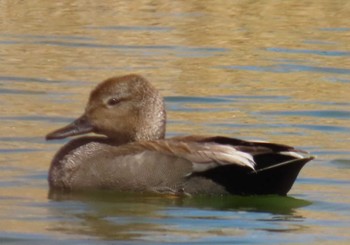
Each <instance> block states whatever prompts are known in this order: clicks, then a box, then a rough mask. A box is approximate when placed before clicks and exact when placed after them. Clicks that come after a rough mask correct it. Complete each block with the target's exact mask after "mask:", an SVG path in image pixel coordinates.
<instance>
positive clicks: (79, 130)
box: [46, 116, 94, 140]
mask: <svg viewBox="0 0 350 245" xmlns="http://www.w3.org/2000/svg"><path fill="white" fill-rule="evenodd" d="M93 129H94V128H93V126H92V125H91V124H90V122H89V120H88V119H87V118H86V117H85V116H82V117H79V118H78V119H77V120H75V121H74V122H72V123H71V124H68V125H67V126H65V127H63V128H60V129H57V130H55V131H53V132H51V133H49V134H48V135H46V140H54V139H64V138H67V137H70V136H75V135H81V134H87V133H91V132H93Z"/></svg>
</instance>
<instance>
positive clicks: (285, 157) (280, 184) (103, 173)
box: [46, 74, 313, 195]
mask: <svg viewBox="0 0 350 245" xmlns="http://www.w3.org/2000/svg"><path fill="white" fill-rule="evenodd" d="M165 124H166V112H165V109H164V103H163V98H162V97H161V96H160V94H159V92H158V91H157V90H156V89H155V88H154V87H153V86H152V85H151V84H150V83H149V82H148V81H147V80H146V79H145V78H143V77H142V76H139V75H134V74H131V75H126V76H121V77H113V78H110V79H107V80H105V81H103V82H102V83H101V84H99V85H98V86H97V87H96V88H95V89H94V90H93V91H92V92H91V94H90V98H89V101H88V104H87V106H86V109H85V113H84V114H83V115H82V116H81V117H79V118H78V119H76V120H75V121H74V122H72V123H71V124H69V125H67V126H65V127H63V128H60V129H58V130H56V131H54V132H52V133H49V134H48V135H47V136H46V139H47V140H52V139H62V138H66V137H69V136H76V135H82V134H87V133H96V134H99V135H101V136H83V137H79V138H76V139H73V140H72V141H70V142H68V143H67V144H66V145H65V146H63V147H62V148H61V149H60V150H59V151H58V153H57V154H56V155H55V157H54V158H53V160H52V163H51V167H50V170H49V177H48V181H49V185H50V188H51V190H70V191H74V190H92V189H95V190H96V189H110V190H115V191H128V192H155V193H164V194H173V195H194V194H218V195H221V194H240V195H253V194H256V195H257V194H278V195H286V194H287V192H288V191H289V190H290V189H291V187H292V185H293V183H294V181H295V179H296V177H297V175H298V173H299V171H300V170H301V168H302V167H303V166H304V165H305V164H306V163H307V162H308V161H310V160H311V159H313V157H312V156H308V155H307V153H306V152H304V151H301V150H297V149H295V148H293V147H291V146H287V145H282V144H275V143H268V142H258V141H245V140H240V139H235V138H229V137H222V136H183V137H174V138H168V139H165V138H164V136H165Z"/></svg>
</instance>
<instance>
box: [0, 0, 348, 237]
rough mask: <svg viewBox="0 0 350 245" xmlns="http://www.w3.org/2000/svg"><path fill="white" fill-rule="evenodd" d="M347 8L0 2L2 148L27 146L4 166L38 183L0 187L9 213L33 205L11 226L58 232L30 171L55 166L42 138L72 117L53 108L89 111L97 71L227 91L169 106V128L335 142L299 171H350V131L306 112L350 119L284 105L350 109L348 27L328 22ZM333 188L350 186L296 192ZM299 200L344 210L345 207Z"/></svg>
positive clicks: (199, 93) (318, 147) (339, 20)
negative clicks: (345, 163)
mask: <svg viewBox="0 0 350 245" xmlns="http://www.w3.org/2000/svg"><path fill="white" fill-rule="evenodd" d="M349 13H350V4H349V3H348V2H346V1H331V0H329V1H326V0H325V1H298V2H295V1H267V2H266V1H215V4H214V3H209V2H208V1H159V2H154V1H146V0H144V1H111V0H107V1H102V2H101V1H85V0H84V1H81V0H75V1H68V0H65V1H39V0H37V1H12V0H3V1H0V29H1V30H2V31H1V33H0V78H1V80H0V89H4V92H2V93H1V96H0V103H1V107H0V113H1V119H0V138H4V139H6V140H2V141H1V148H2V149H5V150H14V151H15V152H13V153H11V152H6V153H5V154H3V153H1V155H0V166H1V167H2V168H3V170H2V172H1V174H0V176H1V179H2V180H3V181H5V182H6V181H8V182H9V183H12V182H11V181H13V183H17V182H18V179H21V178H23V179H24V181H30V183H32V185H29V186H26V185H24V184H23V183H22V182H21V181H20V183H22V184H21V185H20V186H18V187H17V186H15V184H14V185H11V184H9V186H2V187H1V188H0V197H6V198H7V197H11V198H9V199H6V201H4V203H3V204H1V206H0V207H1V208H0V216H1V217H11V213H17V212H18V210H20V209H21V208H23V211H21V212H19V213H18V214H17V215H16V216H14V217H12V218H10V219H3V218H1V219H0V227H2V231H6V232H25V231H28V232H29V233H43V234H46V233H48V234H51V231H50V229H49V228H48V224H47V221H46V220H45V219H42V220H40V221H38V220H35V222H32V221H31V218H33V219H35V218H37V217H42V216H46V215H47V214H46V212H48V213H49V212H50V211H49V210H47V209H45V208H43V209H40V208H33V207H31V205H32V204H33V203H35V204H38V205H39V204H41V203H45V202H47V186H46V181H44V180H43V178H37V179H35V178H34V180H32V179H28V177H27V175H28V172H29V175H30V173H31V171H32V172H33V171H34V172H40V173H46V171H47V169H48V165H49V162H50V159H51V158H52V155H53V154H54V152H55V151H56V150H57V148H58V147H59V145H60V144H61V142H56V143H50V144H48V143H45V142H44V140H43V138H41V137H44V135H45V134H46V133H47V132H49V131H51V130H52V129H54V128H57V127H58V126H60V125H61V124H64V123H65V122H63V121H62V122H60V123H58V122H55V123H53V121H55V120H54V119H52V118H51V117H53V118H63V119H64V120H66V121H67V122H68V121H69V120H70V119H73V118H74V117H76V116H79V115H80V114H81V113H82V112H83V109H84V105H85V103H86V101H87V97H88V93H89V92H90V90H91V88H93V87H94V86H95V85H96V84H97V83H98V82H99V81H101V80H103V79H106V78H108V77H110V76H114V75H121V74H126V73H131V72H137V73H141V74H144V75H145V76H146V77H147V78H148V79H150V80H151V81H152V82H153V83H154V84H155V85H156V87H158V88H159V89H160V90H161V92H162V94H163V95H164V96H175V97H176V96H188V97H191V96H194V97H201V98H204V99H205V98H207V97H210V98H216V97H220V98H221V97H225V98H226V97H228V99H227V100H224V101H223V102H217V103H201V102H198V103H197V102H193V103H187V102H183V103H180V104H181V105H182V108H180V109H179V110H171V111H169V113H168V118H169V119H170V123H169V125H168V132H169V134H189V133H191V134H203V133H210V134H227V135H232V136H236V137H241V138H250V139H251V138H255V139H265V140H271V141H276V142H283V143H287V144H293V145H296V146H299V147H303V148H304V147H306V148H309V149H310V150H311V151H313V150H314V151H317V152H321V153H322V151H330V152H331V153H330V154H324V155H322V156H321V157H320V160H318V161H314V162H313V163H311V164H310V165H308V166H306V167H305V169H304V170H303V171H302V173H301V177H302V178H303V177H307V178H320V179H327V178H331V179H337V180H347V179H348V175H349V170H348V169H346V168H345V169H335V167H334V166H332V165H330V164H325V159H326V160H331V159H334V158H341V159H343V158H347V159H348V158H349V151H348V149H349V148H348V145H349V140H350V139H349V134H348V133H344V132H343V131H332V132H327V131H324V130H311V129H308V128H307V127H306V128H305V127H301V126H300V125H306V126H315V125H321V126H336V127H339V128H344V129H346V128H348V127H349V120H348V118H346V117H345V116H343V117H337V116H333V117H332V116H330V117H322V116H312V115H304V114H295V115H284V114H279V112H289V111H297V112H298V111H299V112H300V111H348V105H349V95H350V83H349V73H350V72H349V69H350V59H349V50H350V44H349V42H348V40H349V38H350V32H349V30H347V31H346V30H345V31H334V30H329V29H330V28H348V27H349V23H348V19H349V18H348V15H349ZM327 52H328V53H327ZM334 52H340V54H338V55H337V54H334ZM341 52H343V53H341ZM326 53H327V54H328V55H325V54H326ZM283 65H287V66H283ZM288 65H297V66H301V68H300V67H299V68H298V67H297V68H296V67H295V66H288ZM329 68H331V69H329ZM286 69H287V70H286ZM288 69H291V70H288ZM293 69H294V70H293ZM295 69H300V70H295ZM303 69H304V70H303ZM305 69H306V70H305ZM6 77H10V78H12V79H7V78H6ZM21 78H23V79H24V80H21ZM38 79H39V80H38ZM342 81H345V82H342ZM11 91H12V92H11ZM242 96H243V97H244V96H245V98H242ZM254 97H256V98H254ZM277 97H279V99H278V98H277ZM259 98H261V99H259ZM169 104H171V102H169ZM41 117H44V118H46V120H42V119H41ZM215 125H216V126H215ZM218 125H219V126H218ZM232 125H235V126H232ZM248 126H249V127H248ZM22 138H24V139H28V140H27V141H26V140H21V139H22ZM9 139H10V140H9ZM16 139H17V140H16ZM0 140H1V139H0ZM28 149H29V152H28V151H26V150H28ZM16 150H19V151H16ZM21 150H23V151H21ZM33 150H34V152H32V151H33ZM332 151H334V152H335V153H334V154H333V155H332ZM337 152H338V153H340V154H339V155H336V154H337ZM320 162H321V163H322V166H320V167H319V166H318V164H320ZM33 183H34V184H33ZM323 188H324V189H325V190H327V192H326V194H324V195H326V198H329V197H332V200H337V199H341V198H342V196H343V195H345V193H346V192H347V190H348V189H347V188H337V187H334V186H333V185H331V186H326V187H325V186H319V185H313V184H309V183H306V184H305V183H304V184H298V183H297V184H296V185H295V187H294V189H292V192H291V193H292V194H293V193H306V194H304V197H305V196H306V197H307V193H308V192H309V191H310V192H311V193H313V194H312V195H316V197H313V198H316V199H317V198H323V197H319V196H317V195H318V194H317V193H318V191H320V190H321V189H323ZM18 198H23V202H24V204H21V200H22V199H18ZM29 203H30V204H29ZM347 203H349V200H347ZM27 204H28V205H27ZM22 212H23V213H22ZM297 213H298V214H300V215H301V216H302V217H312V218H313V219H315V220H318V219H325V220H326V219H331V220H334V218H333V217H334V213H333V212H332V213H326V212H324V213H321V212H318V211H310V210H307V209H306V210H305V209H301V210H298V211H297ZM320 213H321V214H320ZM30 214H32V215H33V216H34V217H29V218H28V219H25V218H23V217H26V215H30ZM50 215H51V214H48V216H50ZM318 215H321V216H322V217H319V216H318ZM337 217H338V216H337ZM339 218H341V217H339ZM98 224H100V225H101V223H98ZM64 225H66V224H64ZM94 225H96V224H94ZM102 227H104V226H103V225H102ZM312 229H313V232H315V233H323V232H327V229H326V228H324V227H322V228H320V227H313V228H312ZM334 229H335V228H334ZM334 229H333V228H332V229H331V232H332V233H333V232H335V231H334ZM150 230H152V229H151V228H150ZM341 230H342V229H341ZM342 231H343V230H342ZM173 232H174V234H177V233H176V231H173ZM183 232H185V231H183ZM229 232H233V231H231V230H230V231H229ZM235 232H236V231H235ZM306 232H308V230H306ZM77 233H79V231H77ZM98 233H99V231H96V234H95V236H98ZM238 233H239V232H238ZM335 233H336V234H337V235H339V236H342V235H344V234H342V233H340V232H335ZM79 234H82V235H84V234H85V235H88V231H81V233H79ZM90 235H91V234H90ZM231 235H232V234H231ZM185 236H186V235H185ZM344 236H345V235H344Z"/></svg>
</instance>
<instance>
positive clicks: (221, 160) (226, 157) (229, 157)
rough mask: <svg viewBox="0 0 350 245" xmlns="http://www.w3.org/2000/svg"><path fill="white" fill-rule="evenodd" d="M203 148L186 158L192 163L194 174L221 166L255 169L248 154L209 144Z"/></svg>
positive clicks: (224, 146)
mask: <svg viewBox="0 0 350 245" xmlns="http://www.w3.org/2000/svg"><path fill="white" fill-rule="evenodd" d="M205 148H206V149H204V150H203V149H201V150H199V151H197V152H196V153H195V154H193V153H192V154H191V156H187V157H186V158H187V159H188V160H190V161H191V162H192V164H193V171H194V172H203V171H206V170H208V169H211V168H215V167H218V166H223V165H240V166H243V167H249V168H251V169H253V170H254V169H255V168H254V167H255V162H254V159H253V156H252V155H250V154H248V153H245V152H242V151H238V150H236V149H235V148H233V147H231V146H227V145H217V144H210V145H207V147H205ZM197 158H198V159H197ZM198 160H199V161H198Z"/></svg>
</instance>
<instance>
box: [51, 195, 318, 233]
mask: <svg viewBox="0 0 350 245" xmlns="http://www.w3.org/2000/svg"><path fill="white" fill-rule="evenodd" d="M49 199H50V200H51V202H50V204H49V210H50V213H51V214H52V215H53V217H59V218H58V222H55V223H54V226H53V227H51V228H50V230H51V231H56V232H60V233H62V232H63V233H66V234H77V235H83V236H85V235H86V236H94V237H99V238H102V239H105V240H111V239H118V240H134V239H144V238H145V236H146V237H149V236H151V237H153V236H156V235H159V234H167V236H169V234H170V236H171V235H172V236H179V235H180V236H183V237H191V236H194V234H195V233H197V235H198V233H200V234H201V235H203V234H205V232H206V229H210V230H214V233H215V232H222V230H223V229H225V228H226V229H233V230H236V231H237V232H238V231H239V232H242V229H243V230H244V229H245V228H246V227H245V226H246V225H249V226H250V225H251V224H249V223H251V222H253V223H254V222H255V226H256V227H253V229H260V228H259V225H257V223H258V222H260V223H261V222H270V221H280V222H285V221H295V220H296V219H297V220H298V222H300V219H303V218H302V217H298V216H295V214H294V212H295V210H296V209H298V208H301V207H305V206H308V205H310V204H311V202H309V201H306V200H302V199H296V198H292V197H286V196H275V195H271V196H196V197H173V196H159V195H151V194H136V193H116V192H112V191H96V192H95V191H94V192H75V193H61V192H52V191H50V193H49ZM240 216H243V217H245V218H246V219H248V220H250V219H251V221H249V222H247V224H246V225H243V227H242V222H241V221H242V217H240ZM239 220H241V221H239ZM188 224H191V225H190V226H188ZM182 226H184V227H182ZM253 226H254V225H253ZM198 227H200V230H196V231H194V230H193V229H196V228H198ZM223 227H224V228H223ZM276 229H279V225H277V227H276ZM283 231H284V232H288V228H287V229H285V230H283ZM202 233H203V234H202ZM201 235H199V236H201ZM229 235H230V236H236V235H235V234H232V231H230V234H229ZM146 240H147V239H146Z"/></svg>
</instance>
